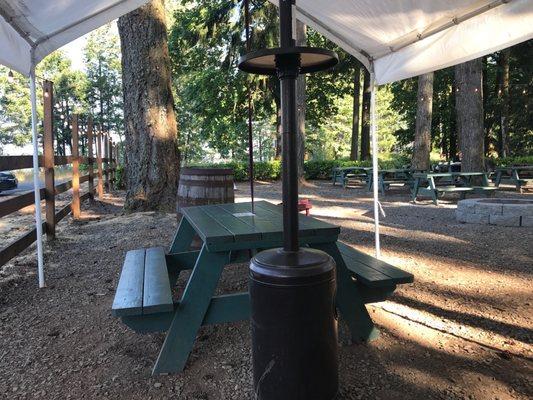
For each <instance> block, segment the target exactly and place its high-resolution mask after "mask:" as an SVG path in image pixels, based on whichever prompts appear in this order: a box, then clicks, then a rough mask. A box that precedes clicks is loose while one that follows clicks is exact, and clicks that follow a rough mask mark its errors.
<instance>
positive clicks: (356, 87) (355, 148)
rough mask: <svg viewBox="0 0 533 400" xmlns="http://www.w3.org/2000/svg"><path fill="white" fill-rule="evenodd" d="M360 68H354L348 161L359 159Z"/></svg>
mask: <svg viewBox="0 0 533 400" xmlns="http://www.w3.org/2000/svg"><path fill="white" fill-rule="evenodd" d="M360 96H361V67H360V66H359V65H357V66H356V67H355V68H354V75H353V115H352V144H351V147H350V160H354V161H355V160H357V159H358V158H359V109H360V108H361V104H360V101H359V97H360Z"/></svg>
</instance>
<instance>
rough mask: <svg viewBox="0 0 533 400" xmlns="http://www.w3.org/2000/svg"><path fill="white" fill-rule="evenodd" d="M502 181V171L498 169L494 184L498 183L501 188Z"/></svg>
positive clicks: (497, 185)
mask: <svg viewBox="0 0 533 400" xmlns="http://www.w3.org/2000/svg"><path fill="white" fill-rule="evenodd" d="M501 182H502V171H501V170H498V172H496V181H495V182H494V184H495V185H496V187H497V188H499V187H500V183H501Z"/></svg>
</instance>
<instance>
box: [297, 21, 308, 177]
mask: <svg viewBox="0 0 533 400" xmlns="http://www.w3.org/2000/svg"><path fill="white" fill-rule="evenodd" d="M306 45H307V26H306V25H305V24H303V23H302V22H300V21H299V20H297V21H296V46H306ZM306 100H307V96H306V82H305V75H303V74H302V75H300V76H298V80H297V81H296V107H297V110H298V149H297V151H298V180H299V181H304V180H305V174H304V162H305V111H306V106H305V102H306Z"/></svg>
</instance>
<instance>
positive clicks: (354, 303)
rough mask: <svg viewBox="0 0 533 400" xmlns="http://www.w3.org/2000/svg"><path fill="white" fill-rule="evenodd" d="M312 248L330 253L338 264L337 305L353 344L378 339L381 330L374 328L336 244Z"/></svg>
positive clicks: (324, 244)
mask: <svg viewBox="0 0 533 400" xmlns="http://www.w3.org/2000/svg"><path fill="white" fill-rule="evenodd" d="M310 246H311V247H313V248H315V249H319V250H322V251H325V252H326V253H328V254H329V255H330V256H331V257H333V259H334V260H335V263H336V264H337V297H336V303H337V308H338V309H339V312H340V315H341V317H342V318H343V319H344V320H345V321H346V323H347V324H348V326H349V328H350V333H351V339H352V341H353V342H362V341H363V342H364V341H371V340H374V339H377V337H378V336H379V330H378V329H377V328H376V327H375V326H374V323H373V322H372V318H370V314H369V313H368V311H367V309H366V307H365V303H364V301H363V297H362V295H361V293H360V292H359V290H358V289H357V286H356V285H354V283H353V281H352V275H351V273H350V271H348V268H347V267H346V264H345V263H344V260H343V258H342V255H341V253H340V251H339V249H338V247H337V245H336V244H335V243H320V244H312V245H310Z"/></svg>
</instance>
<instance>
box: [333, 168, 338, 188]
mask: <svg viewBox="0 0 533 400" xmlns="http://www.w3.org/2000/svg"><path fill="white" fill-rule="evenodd" d="M332 175H333V186H335V184H336V183H337V171H336V170H335V169H334V170H333V173H332Z"/></svg>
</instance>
